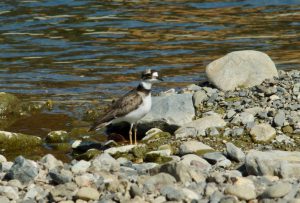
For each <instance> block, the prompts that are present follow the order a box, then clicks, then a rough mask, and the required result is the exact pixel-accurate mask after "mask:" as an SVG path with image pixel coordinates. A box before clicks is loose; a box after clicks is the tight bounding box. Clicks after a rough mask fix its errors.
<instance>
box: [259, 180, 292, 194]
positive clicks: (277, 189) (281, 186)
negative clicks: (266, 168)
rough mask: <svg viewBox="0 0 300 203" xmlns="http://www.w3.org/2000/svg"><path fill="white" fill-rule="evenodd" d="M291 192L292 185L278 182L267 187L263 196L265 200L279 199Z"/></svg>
mask: <svg viewBox="0 0 300 203" xmlns="http://www.w3.org/2000/svg"><path fill="white" fill-rule="evenodd" d="M291 190H292V185H291V184H290V183H286V182H278V183H275V184H274V185H272V186H270V187H268V188H267V189H266V190H265V191H264V193H263V196H264V197H266V198H280V197H283V196H285V195H287V194H288V193H289V192H290V191H291Z"/></svg>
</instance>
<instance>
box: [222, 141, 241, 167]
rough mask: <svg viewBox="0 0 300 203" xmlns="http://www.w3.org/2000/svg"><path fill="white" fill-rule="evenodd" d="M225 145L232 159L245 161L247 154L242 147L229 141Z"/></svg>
mask: <svg viewBox="0 0 300 203" xmlns="http://www.w3.org/2000/svg"><path fill="white" fill-rule="evenodd" d="M225 145H226V152H227V155H228V157H229V158H230V159H232V160H234V161H237V162H244V161H245V158H246V155H245V154H244V152H243V151H242V150H241V149H240V148H238V147H236V146H235V145H234V144H232V143H231V142H227V143H226V144H225Z"/></svg>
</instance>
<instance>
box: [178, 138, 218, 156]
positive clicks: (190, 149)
mask: <svg viewBox="0 0 300 203" xmlns="http://www.w3.org/2000/svg"><path fill="white" fill-rule="evenodd" d="M212 151H214V149H213V148H211V147H210V146H208V145H206V144H203V143H202V142H198V141H194V140H191V141H187V142H184V143H182V144H181V145H180V147H179V154H180V155H185V154H193V153H196V154H204V153H206V152H212Z"/></svg>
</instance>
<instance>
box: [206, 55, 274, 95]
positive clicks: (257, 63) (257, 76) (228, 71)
mask: <svg viewBox="0 0 300 203" xmlns="http://www.w3.org/2000/svg"><path fill="white" fill-rule="evenodd" d="M206 75H207V77H208V79H209V81H210V82H212V83H213V84H214V85H215V86H216V87H218V88H219V89H221V90H234V89H235V88H237V87H252V86H255V85H259V84H261V83H262V82H263V81H264V80H265V79H267V78H273V77H274V76H275V77H278V73H277V70H276V67H275V64H274V62H273V61H272V60H271V59H270V57H269V56H268V55H267V54H265V53H262V52H258V51H252V50H245V51H235V52H231V53H229V54H227V55H226V56H224V57H222V58H220V59H217V60H215V61H213V62H211V63H210V64H208V66H207V67H206Z"/></svg>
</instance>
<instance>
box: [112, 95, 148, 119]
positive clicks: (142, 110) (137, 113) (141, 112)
mask: <svg viewBox="0 0 300 203" xmlns="http://www.w3.org/2000/svg"><path fill="white" fill-rule="evenodd" d="M151 105H152V101H151V94H148V95H147V96H145V97H144V98H143V103H142V104H141V105H140V106H139V108H137V109H136V110H134V111H132V112H130V113H129V114H127V115H126V116H124V117H122V118H117V119H115V120H114V121H113V123H117V122H121V121H127V122H129V123H135V122H137V121H138V120H140V119H141V118H143V117H144V116H145V115H146V114H147V113H148V112H149V111H150V110H151Z"/></svg>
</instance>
